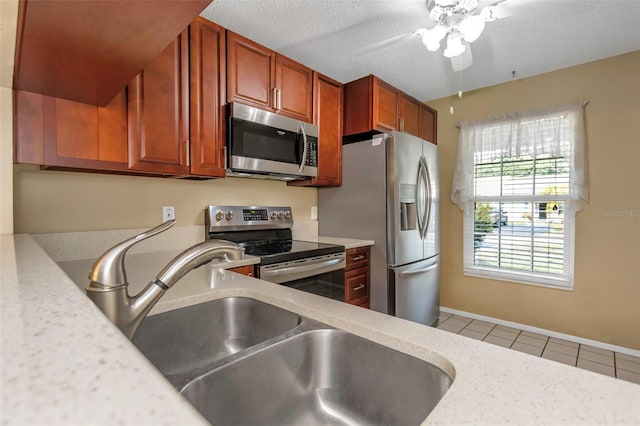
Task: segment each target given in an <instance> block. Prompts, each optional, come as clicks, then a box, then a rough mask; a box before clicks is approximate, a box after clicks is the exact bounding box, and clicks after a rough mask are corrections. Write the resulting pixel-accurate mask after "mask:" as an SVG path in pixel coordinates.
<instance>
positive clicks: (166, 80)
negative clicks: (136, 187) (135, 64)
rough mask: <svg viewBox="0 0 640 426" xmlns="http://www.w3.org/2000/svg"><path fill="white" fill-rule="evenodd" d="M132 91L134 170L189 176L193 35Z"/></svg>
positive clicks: (173, 48) (163, 56) (149, 70)
mask: <svg viewBox="0 0 640 426" xmlns="http://www.w3.org/2000/svg"><path fill="white" fill-rule="evenodd" d="M128 90H129V92H128V95H129V99H128V108H129V110H128V117H129V169H130V170H135V171H143V172H149V173H161V174H171V175H185V174H188V173H189V163H188V144H189V57H188V31H186V30H185V31H184V32H183V33H182V34H181V35H180V36H179V37H178V38H177V39H175V40H174V41H173V42H172V43H171V44H170V45H169V46H168V47H167V48H166V49H165V50H164V51H162V53H160V55H159V56H158V57H157V58H156V59H155V60H154V61H152V62H150V63H149V64H148V65H147V66H146V67H145V68H144V70H143V71H142V72H141V73H140V74H138V75H137V76H136V77H135V78H134V79H133V81H132V82H131V83H130V84H129V87H128Z"/></svg>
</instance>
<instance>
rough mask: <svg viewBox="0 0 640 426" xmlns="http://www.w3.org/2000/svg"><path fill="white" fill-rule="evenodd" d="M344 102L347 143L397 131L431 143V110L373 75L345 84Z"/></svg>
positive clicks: (432, 132)
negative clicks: (375, 134) (362, 137)
mask: <svg viewBox="0 0 640 426" xmlns="http://www.w3.org/2000/svg"><path fill="white" fill-rule="evenodd" d="M344 103H345V124H344V136H345V139H347V140H349V139H351V140H359V139H360V137H361V136H363V135H364V136H368V135H370V134H372V133H379V132H389V131H392V130H400V131H402V132H406V133H410V134H412V135H415V136H418V137H422V138H423V139H426V140H428V141H430V142H434V143H435V111H434V110H433V109H431V108H429V107H427V106H426V105H424V104H422V103H421V102H420V101H418V100H417V99H414V98H412V97H411V96H408V95H406V94H404V93H402V92H401V91H400V90H398V89H396V88H395V87H393V86H391V85H389V84H388V83H385V82H384V81H382V80H380V79H379V78H377V77H376V76H374V75H370V76H367V77H364V78H361V79H359V80H355V81H352V82H350V83H347V84H345V86H344ZM425 136H428V137H425Z"/></svg>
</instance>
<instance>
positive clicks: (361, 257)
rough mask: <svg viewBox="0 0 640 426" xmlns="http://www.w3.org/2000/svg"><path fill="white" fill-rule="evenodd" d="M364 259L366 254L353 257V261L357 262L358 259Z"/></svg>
mask: <svg viewBox="0 0 640 426" xmlns="http://www.w3.org/2000/svg"><path fill="white" fill-rule="evenodd" d="M363 259H364V255H362V254H361V255H358V256H354V257H352V258H351V260H352V261H353V262H357V261H358V260H363Z"/></svg>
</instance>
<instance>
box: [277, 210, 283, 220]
mask: <svg viewBox="0 0 640 426" xmlns="http://www.w3.org/2000/svg"><path fill="white" fill-rule="evenodd" d="M283 217H284V212H283V211H279V212H278V219H282V218H283Z"/></svg>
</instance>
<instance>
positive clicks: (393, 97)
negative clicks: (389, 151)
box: [373, 78, 400, 132]
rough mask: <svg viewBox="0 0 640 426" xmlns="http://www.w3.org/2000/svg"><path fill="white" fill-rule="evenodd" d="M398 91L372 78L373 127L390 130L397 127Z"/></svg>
mask: <svg viewBox="0 0 640 426" xmlns="http://www.w3.org/2000/svg"><path fill="white" fill-rule="evenodd" d="M399 97H400V93H399V92H398V91H397V90H396V89H395V88H394V87H392V86H390V85H388V84H387V83H385V82H383V81H381V80H378V79H377V78H374V82H373V128H374V129H375V130H379V131H383V132H384V131H391V130H396V129H397V128H398V101H399Z"/></svg>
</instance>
